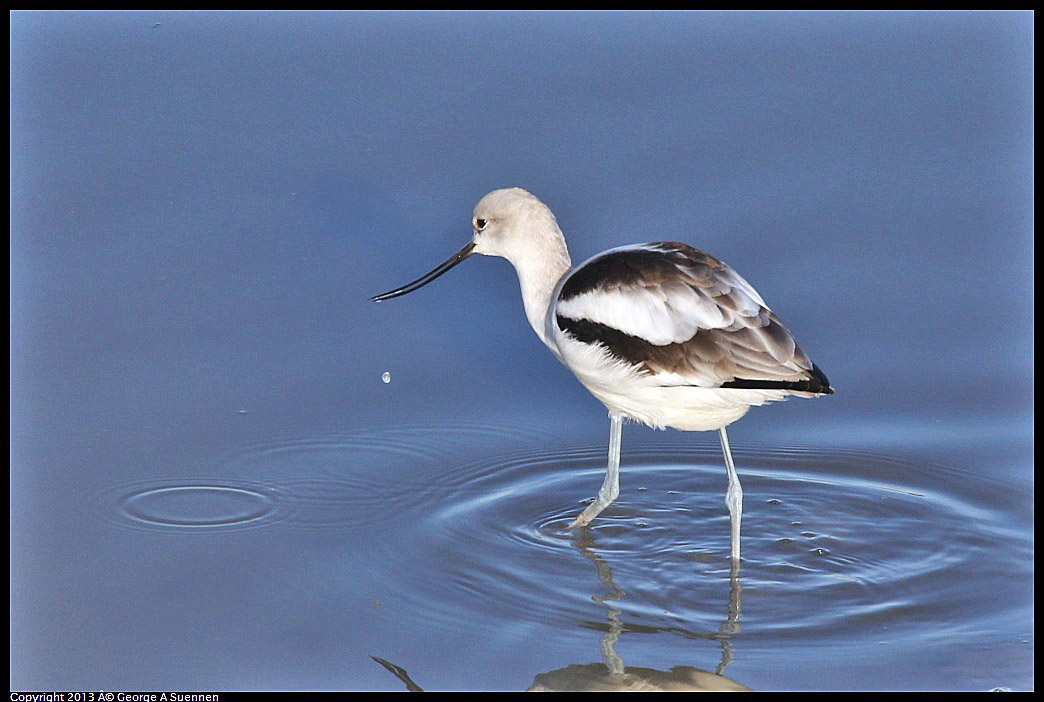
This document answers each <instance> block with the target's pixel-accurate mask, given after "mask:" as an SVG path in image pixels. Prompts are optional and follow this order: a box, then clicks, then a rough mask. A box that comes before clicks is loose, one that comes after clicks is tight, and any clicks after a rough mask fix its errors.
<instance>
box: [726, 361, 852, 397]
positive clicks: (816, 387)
mask: <svg viewBox="0 0 1044 702" xmlns="http://www.w3.org/2000/svg"><path fill="white" fill-rule="evenodd" d="M811 374H812V377H811V378H808V379H807V380H748V379H746V378H736V379H735V380H730V381H728V382H725V383H722V384H721V387H723V388H742V389H744V390H790V391H791V392H809V393H813V394H815V395H833V394H834V388H832V387H830V381H829V380H827V377H826V374H824V373H823V371H821V370H819V366H817V365H816V364H815V363H813V364H812V371H811Z"/></svg>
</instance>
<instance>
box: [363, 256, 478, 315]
mask: <svg viewBox="0 0 1044 702" xmlns="http://www.w3.org/2000/svg"><path fill="white" fill-rule="evenodd" d="M474 248H475V242H474V241H472V242H469V243H468V245H467V246H465V247H464V248H463V249H461V250H460V251H458V252H457V253H455V254H453V255H452V256H450V257H449V258H447V259H446V260H445V261H443V262H442V263H440V264H439V265H438V267H437V268H436V269H435V270H433V271H431V272H430V273H425V274H424V275H422V276H421V277H420V278H417V280H415V281H413V282H412V283H407V284H406V285H403V286H402V287H401V288H395V289H394V290H389V291H388V292H386V293H381V294H380V295H374V296H373V297H371V298H370V302H380V301H382V300H390V299H392V298H393V297H399V296H400V295H405V294H406V293H411V292H413V291H414V290H416V289H417V288H423V287H424V286H425V285H427V284H428V283H430V282H431V281H433V280H435V279H436V278H438V277H439V276H440V275H442V274H443V273H445V272H446V271H448V270H449V269H450V268H453V266H455V265H457V264H458V263H460V262H461V261H463V260H464V259H465V258H467V257H468V256H470V255H471V252H472V249H474Z"/></svg>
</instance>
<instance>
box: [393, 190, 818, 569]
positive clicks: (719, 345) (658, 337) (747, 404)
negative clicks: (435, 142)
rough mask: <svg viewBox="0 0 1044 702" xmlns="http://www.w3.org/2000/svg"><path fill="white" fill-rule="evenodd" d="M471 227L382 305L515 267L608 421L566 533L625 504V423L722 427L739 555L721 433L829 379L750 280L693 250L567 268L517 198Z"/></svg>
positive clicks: (480, 213)
mask: <svg viewBox="0 0 1044 702" xmlns="http://www.w3.org/2000/svg"><path fill="white" fill-rule="evenodd" d="M472 229H473V236H472V240H471V241H470V242H469V243H468V244H467V245H466V246H465V247H464V248H462V249H461V250H460V251H459V252H458V253H457V254H455V255H454V256H452V257H451V258H449V259H448V260H446V261H445V262H444V263H442V264H441V265H440V266H438V267H437V268H435V269H434V270H433V271H431V272H430V273H428V274H426V275H424V276H422V277H421V278H418V279H417V280H415V281H413V282H412V283H409V284H408V285H405V286H403V287H401V288H397V289H396V290H392V291H389V292H387V293H383V294H381V295H378V296H376V297H374V298H373V299H374V300H386V299H389V298H392V297H398V296H399V295H405V294H406V293H408V292H411V291H413V290H416V289H417V288H419V287H421V286H423V285H426V284H427V283H429V282H431V281H432V280H434V279H435V278H437V277H439V276H440V275H442V274H443V273H445V272H446V271H448V270H449V269H450V268H452V267H454V266H455V265H457V264H458V263H460V262H461V261H463V260H464V259H465V258H467V257H468V256H471V255H472V254H476V253H478V254H484V255H487V256H502V257H504V258H506V259H507V260H508V261H510V262H511V264H512V265H513V266H514V268H515V271H516V272H517V274H518V279H519V285H520V287H521V291H522V302H523V305H524V307H525V311H526V317H527V319H528V320H529V323H530V325H531V326H532V327H533V330H534V331H535V332H536V334H537V336H539V337H540V339H541V340H542V341H543V342H544V343H545V344H546V345H547V346H548V348H550V349H551V351H552V352H553V353H554V354H555V355H556V356H557V357H558V358H559V359H560V360H561V361H562V363H564V364H565V365H566V367H568V368H569V369H570V370H571V371H572V372H573V373H574V374H575V375H576V377H577V378H578V379H579V380H580V382H581V383H583V385H584V386H585V387H586V388H587V389H588V390H589V391H590V392H591V393H592V394H593V395H594V396H595V397H596V398H598V400H600V401H601V402H602V403H603V404H604V405H605V406H606V408H608V410H609V414H610V418H611V420H612V421H611V424H612V430H611V433H610V441H609V465H608V470H607V472H606V479H605V482H604V483H603V485H602V489H601V490H600V491H599V493H598V497H597V498H596V499H595V501H594V502H593V503H592V504H591V505H589V506H588V507H587V508H586V509H585V510H584V511H583V513H582V514H581V515H580V516H578V517H577V518H576V519H575V520H574V521H573V522H572V524H570V527H576V526H583V525H586V524H588V523H589V522H590V521H591V520H592V519H594V517H595V516H597V515H598V514H599V513H600V512H601V511H602V510H603V509H605V508H606V507H607V506H608V505H609V504H611V503H612V501H613V500H615V499H616V497H617V495H618V494H619V472H618V471H619V462H620V432H621V427H622V424H623V419H624V418H627V419H632V420H634V421H638V422H642V423H643V424H647V425H649V426H651V427H656V428H659V429H662V428H665V427H673V428H675V429H681V430H685V431H709V430H718V432H719V438H720V440H721V444H722V451H723V454H724V457H725V464H726V469H727V471H728V475H729V488H728V491H727V493H726V504H728V506H729V511H730V515H731V524H732V550H731V553H732V557H733V558H734V559H738V558H739V529H740V517H741V513H742V490H741V488H740V484H739V478H738V476H737V475H736V472H735V467H734V465H733V462H732V456H731V452H730V450H729V445H728V437H727V434H726V433H725V427H726V426H727V425H728V424H731V423H732V422H734V421H736V420H737V419H739V418H740V417H742V416H743V415H744V414H746V412H747V410H749V409H750V408H751V407H753V406H757V405H762V404H765V403H766V402H771V401H773V400H781V399H784V398H786V397H787V396H788V395H799V396H802V397H815V396H818V395H821V394H829V393H832V392H833V389H832V388H831V387H830V383H829V381H828V380H827V378H826V376H825V375H824V374H823V373H822V371H820V370H819V368H817V367H816V366H815V364H814V363H812V361H811V360H810V359H809V358H808V356H807V355H805V353H804V352H803V351H802V350H801V349H800V347H798V345H797V343H796V342H795V341H794V337H793V336H792V335H791V334H790V332H789V331H788V330H787V329H786V327H784V326H783V324H782V323H781V322H780V321H779V319H777V318H776V316H775V315H774V314H773V313H772V311H771V310H770V309H769V308H768V306H767V305H766V304H765V302H764V300H762V299H761V296H760V295H759V294H758V293H757V291H756V290H755V289H754V288H753V287H752V286H751V285H750V284H749V283H748V282H747V281H745V280H744V279H743V278H742V277H741V276H740V275H739V274H738V273H736V272H735V271H734V270H732V269H731V268H729V267H728V266H726V265H725V264H724V263H722V262H721V261H719V260H717V259H716V258H714V257H713V256H710V255H708V254H705V253H703V252H701V251H698V250H696V249H693V248H691V247H689V246H686V245H684V244H679V243H676V242H659V243H651V244H637V245H633V246H623V247H620V248H616V249H611V250H609V251H605V252H603V253H601V254H598V255H597V256H594V257H593V258H591V259H589V260H587V261H585V262H584V263H582V264H581V265H579V266H577V267H576V268H571V264H570V259H569V252H568V249H567V247H566V243H565V238H564V237H563V235H562V231H561V230H560V229H559V227H558V223H557V221H556V220H555V217H554V215H553V214H552V213H551V210H550V209H548V207H547V206H546V205H544V203H542V202H541V201H540V200H538V199H537V198H536V197H534V196H533V195H531V194H530V193H528V192H526V191H525V190H522V189H521V188H507V189H504V190H495V191H493V192H491V193H489V194H488V195H486V196H485V197H484V198H482V200H481V201H480V202H479V203H478V205H477V206H476V207H475V212H474V217H473V219H472Z"/></svg>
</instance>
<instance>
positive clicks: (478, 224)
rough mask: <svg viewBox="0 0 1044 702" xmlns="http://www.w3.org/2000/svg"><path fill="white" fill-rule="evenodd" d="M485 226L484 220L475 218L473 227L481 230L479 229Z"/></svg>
mask: <svg viewBox="0 0 1044 702" xmlns="http://www.w3.org/2000/svg"><path fill="white" fill-rule="evenodd" d="M485 228H486V220H484V219H476V220H475V229H478V230H479V231H481V230H483V229H485Z"/></svg>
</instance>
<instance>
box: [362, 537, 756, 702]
mask: <svg viewBox="0 0 1044 702" xmlns="http://www.w3.org/2000/svg"><path fill="white" fill-rule="evenodd" d="M572 545H573V547H574V548H575V549H576V550H577V551H579V552H580V554H582V555H583V556H584V557H585V558H587V559H588V560H589V561H591V562H592V563H594V565H595V568H596V569H597V570H598V580H599V582H601V584H602V587H603V588H605V592H604V594H601V595H595V596H593V597H592V598H591V599H592V600H594V601H595V602H599V603H601V604H604V605H605V606H606V609H607V610H608V614H607V616H606V621H607V627H606V630H605V633H604V634H603V635H602V639H601V642H600V644H599V646H600V648H601V651H602V662H601V663H587V664H581V663H574V664H572V665H568V666H566V667H565V668H559V669H557V670H552V671H551V672H549V673H540V674H538V675H537V676H536V677H534V678H533V684H532V685H531V686H530V687H529V689H528V690H527V692H577V691H587V692H749V691H750V688H748V687H744V686H743V685H740V684H739V683H736V682H733V681H732V680H729V679H728V678H726V677H724V675H723V673H724V671H725V668H726V667H727V666H728V665H729V664H730V663H731V662H732V656H733V651H732V637H733V636H735V635H736V634H738V633H739V631H740V624H739V619H740V613H741V610H740V590H741V587H740V581H739V561H738V560H735V559H733V560H731V565H730V571H729V604H728V610H727V615H726V617H725V620H724V621H723V622H722V623H721V626H719V627H718V631H717V633H715V634H705V635H697V636H694V638H704V639H710V640H714V641H717V642H718V645H719V646H720V648H721V660H720V661H719V663H718V666H717V668H716V669H715V672H713V673H711V672H708V671H706V670H700V669H699V668H693V667H692V666H687V665H677V666H674V667H672V668H671V669H670V670H667V671H662V670H656V669H654V668H640V667H627V666H626V665H624V661H623V659H622V658H621V657H620V655H619V654H618V653H617V652H616V644H617V642H618V641H619V640H620V635H621V634H622V633H624V632H625V631H626V630H627V626H626V625H625V624H624V623H623V622H622V620H621V618H620V617H621V615H622V614H623V612H622V610H620V609H619V608H618V607H615V606H614V605H613V604H612V603H614V602H619V601H620V600H621V599H622V598H623V597H624V596H625V595H626V594H627V593H626V592H624V591H623V590H622V589H620V587H619V586H617V584H616V583H615V582H614V581H613V571H612V568H611V567H610V566H609V564H608V563H607V562H606V560H605V559H604V558H602V557H601V556H599V555H598V554H597V553H595V551H594V546H595V543H594V537H593V535H592V533H591V530H590V529H587V528H585V529H582V530H580V531H579V532H576V533H575V535H574V537H573V542H572ZM371 658H373V660H375V661H377V663H379V664H381V665H382V666H384V668H385V669H387V670H388V671H389V672H390V673H392V674H393V675H394V676H395V677H397V678H398V679H399V680H401V681H402V682H403V683H404V684H405V685H406V689H407V690H409V691H411V692H423V691H424V690H423V689H421V687H420V686H419V685H417V683H415V682H414V681H413V680H412V679H410V676H409V674H408V673H407V672H406V670H404V669H403V668H401V667H400V666H397V665H395V664H394V663H390V662H388V661H386V660H384V659H382V658H378V657H376V656H371Z"/></svg>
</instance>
